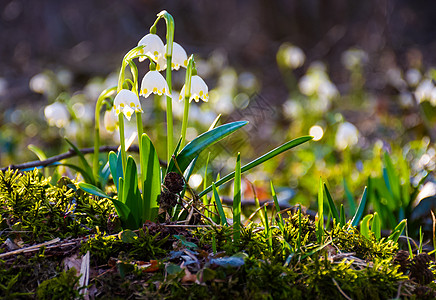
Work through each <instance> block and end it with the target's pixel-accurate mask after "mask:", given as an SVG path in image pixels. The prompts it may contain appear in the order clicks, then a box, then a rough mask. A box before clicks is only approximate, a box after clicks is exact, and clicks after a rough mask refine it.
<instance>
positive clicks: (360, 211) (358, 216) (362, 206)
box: [351, 187, 367, 226]
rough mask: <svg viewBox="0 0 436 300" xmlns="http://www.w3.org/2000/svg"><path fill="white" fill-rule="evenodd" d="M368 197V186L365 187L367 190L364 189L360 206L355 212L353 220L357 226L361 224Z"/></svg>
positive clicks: (353, 224)
mask: <svg viewBox="0 0 436 300" xmlns="http://www.w3.org/2000/svg"><path fill="white" fill-rule="evenodd" d="M366 199H367V188H366V187H365V190H364V191H363V195H362V199H360V203H359V206H358V207H357V210H356V213H355V214H354V217H353V219H352V220H351V225H352V226H357V224H359V221H360V219H361V218H362V215H363V212H364V210H365V205H366Z"/></svg>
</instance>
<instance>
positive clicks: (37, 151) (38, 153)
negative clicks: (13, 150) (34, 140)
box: [27, 144, 47, 160]
mask: <svg viewBox="0 0 436 300" xmlns="http://www.w3.org/2000/svg"><path fill="white" fill-rule="evenodd" d="M27 148H28V149H29V150H30V151H32V152H33V153H34V154H35V155H36V156H38V159H39V160H46V159H47V155H45V153H44V151H42V149H41V148H39V147H37V146H35V145H32V144H30V145H29V146H27Z"/></svg>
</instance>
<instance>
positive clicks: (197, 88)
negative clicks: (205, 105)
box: [179, 75, 209, 102]
mask: <svg viewBox="0 0 436 300" xmlns="http://www.w3.org/2000/svg"><path fill="white" fill-rule="evenodd" d="M184 98H185V86H183V87H182V90H181V91H180V95H179V100H180V101H182V100H183V99H184ZM200 98H201V99H202V100H203V101H204V102H207V101H209V88H208V87H207V85H206V83H205V82H204V80H203V79H201V77H200V76H198V75H194V76H192V77H191V96H190V97H189V102H191V101H192V100H195V102H198V100H199V99H200Z"/></svg>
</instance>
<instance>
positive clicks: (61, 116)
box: [44, 102, 70, 128]
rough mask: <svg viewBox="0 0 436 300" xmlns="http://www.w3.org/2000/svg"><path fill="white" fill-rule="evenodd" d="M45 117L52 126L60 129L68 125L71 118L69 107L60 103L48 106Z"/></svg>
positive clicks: (45, 109)
mask: <svg viewBox="0 0 436 300" xmlns="http://www.w3.org/2000/svg"><path fill="white" fill-rule="evenodd" d="M44 116H45V118H46V119H47V122H48V124H49V125H50V126H56V127H58V128H62V127H65V126H66V125H68V123H69V118H70V114H69V113H68V109H67V107H66V106H65V105H64V104H62V103H59V102H55V103H53V104H50V105H48V106H46V107H45V108H44Z"/></svg>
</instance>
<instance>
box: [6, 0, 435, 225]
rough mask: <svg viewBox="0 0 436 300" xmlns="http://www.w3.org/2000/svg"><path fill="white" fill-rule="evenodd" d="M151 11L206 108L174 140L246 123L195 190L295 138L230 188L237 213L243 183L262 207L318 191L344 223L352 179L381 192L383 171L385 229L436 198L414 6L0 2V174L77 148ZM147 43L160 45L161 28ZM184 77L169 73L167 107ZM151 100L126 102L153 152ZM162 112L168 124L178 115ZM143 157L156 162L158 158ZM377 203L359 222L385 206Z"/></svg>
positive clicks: (426, 51)
mask: <svg viewBox="0 0 436 300" xmlns="http://www.w3.org/2000/svg"><path fill="white" fill-rule="evenodd" d="M163 9H166V10H167V11H168V12H169V13H170V14H172V15H173V17H174V20H175V28H176V30H175V41H177V42H178V43H180V44H181V45H182V46H183V47H184V48H185V50H186V51H187V52H188V54H190V53H194V55H195V58H196V62H197V67H198V73H199V75H201V76H202V77H203V78H204V79H205V81H206V82H207V84H208V86H209V89H210V101H209V102H208V103H199V104H193V105H192V106H191V115H190V117H191V123H190V128H189V130H188V139H192V138H194V137H195V136H197V135H198V134H200V133H202V132H203V131H204V130H207V128H208V127H209V125H210V124H211V122H212V121H213V120H214V118H215V117H216V116H217V115H218V114H222V119H221V123H226V122H230V121H236V120H249V121H250V125H249V126H246V128H244V131H241V132H240V133H239V134H238V135H237V136H236V135H235V136H233V137H232V138H230V139H228V140H227V141H226V142H223V143H220V144H219V145H217V146H215V147H214V148H213V149H212V150H211V155H212V158H213V162H212V166H213V168H209V173H208V174H209V175H208V176H210V178H209V179H208V180H209V181H211V180H212V178H215V177H216V175H217V173H220V174H221V175H223V174H226V173H227V172H228V171H229V170H231V169H232V168H234V162H235V156H236V153H237V152H238V151H241V154H242V160H243V162H245V163H247V162H249V161H250V160H251V159H253V158H255V157H257V156H259V155H261V154H263V153H265V152H267V151H269V150H271V149H272V148H274V147H276V146H278V145H280V144H282V143H284V142H286V141H287V140H290V139H293V138H296V137H299V136H301V135H307V134H310V135H313V136H315V140H316V141H313V142H311V143H308V144H307V145H304V146H302V147H300V148H298V149H295V150H292V151H291V152H289V153H287V154H285V155H282V156H280V157H279V158H277V159H276V160H274V161H271V162H269V163H268V164H267V165H265V166H264V168H259V169H256V170H255V171H254V172H252V173H250V174H249V175H246V177H245V179H246V181H247V187H246V190H245V197H246V198H247V199H249V198H251V199H252V198H253V191H252V190H251V189H250V187H249V186H250V185H249V183H248V182H254V183H255V186H256V187H257V189H258V190H257V195H258V197H259V198H261V199H267V198H269V181H270V180H273V181H274V183H275V184H276V185H277V186H278V187H279V190H280V193H281V194H280V199H281V201H282V202H283V203H285V202H286V203H293V204H295V203H298V202H300V203H303V204H304V205H306V206H310V205H311V203H314V202H315V199H316V193H317V184H318V180H319V177H320V176H321V177H322V178H323V179H324V180H325V181H328V183H329V186H330V188H331V192H332V195H333V198H334V199H335V201H339V202H343V203H344V205H345V206H346V208H347V212H349V213H350V214H351V213H352V211H353V209H355V203H357V200H358V198H359V197H360V195H361V194H362V191H363V187H364V186H366V185H368V180H370V179H368V178H372V179H374V180H375V179H377V180H378V179H383V178H385V180H384V183H385V188H387V189H388V190H389V189H391V186H390V185H392V182H391V183H390V185H389V180H386V176H385V173H386V169H387V168H386V165H387V164H389V162H387V159H386V156H389V160H390V161H392V164H393V165H394V166H395V176H396V178H397V179H398V183H399V185H400V188H401V195H400V196H399V197H400V198H401V199H400V200H399V201H400V204H399V205H400V207H397V206H395V207H393V208H392V207H390V208H389V209H391V210H392V211H395V219H398V218H401V216H404V214H406V215H408V214H411V213H412V208H415V207H417V206H418V205H419V204H420V203H421V200H422V199H424V198H426V197H428V196H433V195H434V194H436V192H435V190H436V189H435V184H434V178H433V175H432V171H433V170H434V168H435V148H434V141H435V137H436V131H435V122H436V120H435V111H436V110H435V107H436V88H435V86H434V79H435V71H434V70H433V69H432V66H433V65H434V63H435V58H436V56H435V54H434V53H436V38H435V37H436V36H435V32H436V23H435V22H434V20H433V19H434V16H433V15H434V12H435V11H436V2H433V1H424V0H415V1H411V0H396V1H394V0H381V1H380V0H368V1H351V0H348V1H347V0H327V1H320V0H310V1H308V0H293V1H286V0H276V1H266V0H256V1H234V0H233V1H232V0H222V1H153V0H142V1H141V0H127V1H102V0H75V1H59V0H38V1H31V0H3V1H1V2H0V18H1V19H0V38H1V40H2V43H1V44H0V66H1V67H0V111H1V112H2V113H1V115H0V166H2V167H6V166H8V165H9V164H12V163H14V164H18V163H23V162H26V161H30V160H36V159H37V157H36V156H35V155H34V154H33V153H32V152H31V151H29V150H28V148H27V145H29V144H34V145H36V146H37V147H39V148H41V149H42V150H43V151H45V153H46V154H47V156H52V155H56V154H59V153H61V152H63V151H66V150H67V149H68V145H67V144H66V143H65V141H64V140H63V137H64V136H67V137H69V138H70V139H71V140H72V141H74V142H75V143H76V144H77V145H78V146H79V147H90V146H92V141H93V136H92V134H91V133H92V130H93V129H92V128H93V126H94V125H93V122H94V107H95V102H96V100H97V97H98V95H99V93H100V92H101V91H102V90H103V89H105V88H108V87H111V86H113V85H116V82H117V72H118V71H119V67H120V65H121V59H122V57H123V56H124V54H125V53H126V52H127V51H128V50H130V49H131V48H133V47H134V46H136V44H137V42H138V41H139V40H140V39H141V38H142V36H144V35H145V34H147V33H148V31H149V28H150V26H151V25H152V24H153V22H154V20H155V18H156V14H157V13H158V12H160V11H161V10H163ZM157 33H158V34H159V35H160V36H161V37H162V39H164V38H165V25H164V22H163V21H160V23H159V24H158V32H157ZM146 69H147V66H144V69H143V70H140V72H142V73H145V71H146ZM184 76H185V74H184V71H178V72H175V74H174V81H175V83H174V86H173V87H174V90H175V91H176V90H180V87H181V86H182V85H183V80H184ZM176 99H177V98H176ZM162 100H163V99H159V97H156V98H155V99H154V100H153V101H151V100H149V99H147V100H143V101H142V105H143V108H144V110H145V116H144V123H145V124H144V126H145V128H146V132H147V133H148V134H149V135H150V136H151V137H153V140H154V141H164V140H165V136H166V133H165V115H164V109H165V103H164V101H162ZM54 103H57V104H56V105H55V106H52V105H53V104H54ZM174 106H175V108H174V114H175V117H176V122H179V121H177V120H180V119H181V115H182V110H183V108H182V106H181V105H179V104H178V102H177V103H176V102H175V104H174ZM102 114H103V113H102ZM179 123H180V122H179ZM179 123H177V124H176V130H180V124H179ZM132 124H133V126H134V124H135V123H134V122H132ZM103 131H104V130H103ZM102 135H103V140H104V142H103V143H104V144H108V145H117V144H118V141H117V136H116V134H113V133H110V132H106V131H104V132H102ZM156 143H157V148H158V151H160V153H161V157H164V156H165V154H164V151H165V145H164V143H159V142H155V144H156ZM204 155H205V157H207V153H206V154H204ZM203 159H206V158H203ZM391 173H392V172H391ZM383 176H385V177H383ZM203 177H204V170H197V174H195V176H193V179H192V180H193V181H192V182H191V184H192V185H193V186H194V187H198V186H200V185H201V184H202V181H203V180H204V179H205V178H203ZM206 179H207V178H206ZM424 187H425V188H424ZM418 193H419V196H418ZM393 194H395V192H394V193H393ZM377 195H378V194H377V191H374V195H373V197H376V198H377V197H378V196H377ZM405 195H406V196H405ZM394 196H395V195H394ZM378 198H379V200H380V201H379V202H380V203H379V204H374V203H375V202H374V203H373V204H372V205H373V206H370V207H369V210H371V209H375V208H376V206H377V205H385V206H389V205H390V204H389V203H387V202H389V199H387V198H389V197H387V198H386V197H385V198H383V197H378ZM353 201H354V203H353ZM411 203H413V205H412V204H411ZM423 203H424V202H422V203H421V204H422V205H423ZM432 207H433V201H429V202H428V203H427V206H426V207H425V208H422V212H424V211H427V213H428V212H429V209H430V208H432ZM419 217H421V215H419ZM427 217H428V216H427ZM416 218H418V217H416ZM388 219H389V218H388V217H386V220H385V221H384V222H385V223H384V224H385V225H386V227H389V226H388V225H387V224H388V223H389V222H390V221H388ZM429 220H430V223H431V219H429ZM391 223H392V222H391ZM391 223H389V224H391ZM392 224H393V223H392Z"/></svg>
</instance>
